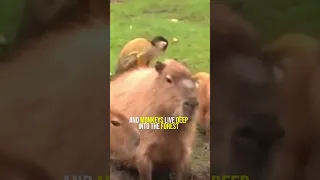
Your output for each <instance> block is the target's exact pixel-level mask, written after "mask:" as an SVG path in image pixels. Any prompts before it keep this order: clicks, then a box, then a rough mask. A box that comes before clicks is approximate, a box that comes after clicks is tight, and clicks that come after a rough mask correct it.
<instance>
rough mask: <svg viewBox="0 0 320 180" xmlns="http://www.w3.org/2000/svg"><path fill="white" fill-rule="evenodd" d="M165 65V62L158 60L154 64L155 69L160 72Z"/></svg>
mask: <svg viewBox="0 0 320 180" xmlns="http://www.w3.org/2000/svg"><path fill="white" fill-rule="evenodd" d="M165 67H166V64H164V63H162V62H160V61H157V62H156V65H155V66H154V68H155V70H156V71H157V72H158V73H159V74H160V73H161V72H162V71H163V69H164V68H165Z"/></svg>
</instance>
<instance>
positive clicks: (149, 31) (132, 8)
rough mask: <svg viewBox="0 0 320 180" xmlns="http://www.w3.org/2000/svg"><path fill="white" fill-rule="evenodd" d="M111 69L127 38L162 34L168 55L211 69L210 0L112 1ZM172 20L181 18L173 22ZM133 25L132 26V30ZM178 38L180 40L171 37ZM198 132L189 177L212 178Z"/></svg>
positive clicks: (196, 67) (195, 68) (200, 68)
mask: <svg viewBox="0 0 320 180" xmlns="http://www.w3.org/2000/svg"><path fill="white" fill-rule="evenodd" d="M110 9H111V14H110V16H111V23H110V37H111V41H110V68H111V69H110V72H112V73H113V72H114V70H115V67H116V63H117V59H118V56H119V53H120V51H121V49H122V47H123V46H124V44H125V43H127V42H128V41H130V40H132V39H134V38H137V37H144V38H147V39H152V38H153V37H154V36H158V35H162V36H164V37H166V38H167V39H168V40H169V46H168V49H167V51H166V53H165V55H163V56H161V57H159V58H158V59H157V60H164V59H165V58H177V59H182V60H185V61H186V62H187V63H188V66H189V67H190V70H191V71H192V72H198V71H205V72H210V65H209V62H210V61H209V58H210V1H208V0H184V1H180V0H161V1H146V0H128V1H126V0H124V2H121V3H111V8H110ZM171 19H178V20H179V21H178V22H172V21H171ZM130 26H132V29H130ZM173 38H177V39H178V41H177V42H173V41H172V39H173ZM204 144H205V140H204V138H203V135H200V134H198V135H197V139H196V142H195V146H194V149H193V153H192V159H191V167H190V170H189V172H188V179H193V180H203V179H209V178H210V170H209V166H210V152H209V150H207V149H203V147H204Z"/></svg>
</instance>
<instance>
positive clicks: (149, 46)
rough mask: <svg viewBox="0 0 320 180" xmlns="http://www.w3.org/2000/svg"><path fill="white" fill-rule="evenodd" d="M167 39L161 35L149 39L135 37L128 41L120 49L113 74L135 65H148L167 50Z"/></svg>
mask: <svg viewBox="0 0 320 180" xmlns="http://www.w3.org/2000/svg"><path fill="white" fill-rule="evenodd" d="M167 47H168V40H167V39H166V38H164V37H163V36H157V37H154V38H153V39H152V40H151V41H149V40H147V39H144V38H137V39H133V40H131V41H129V42H128V43H127V44H126V45H125V46H124V47H123V48H122V50H121V52H120V57H119V59H118V66H117V69H116V72H115V74H119V73H122V72H124V71H127V70H129V69H132V68H136V67H148V66H149V65H150V63H151V61H152V60H153V59H155V58H157V57H158V56H160V55H161V54H162V53H164V52H165V51H166V50H167Z"/></svg>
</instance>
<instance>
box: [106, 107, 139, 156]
mask: <svg viewBox="0 0 320 180" xmlns="http://www.w3.org/2000/svg"><path fill="white" fill-rule="evenodd" d="M139 143H140V133H139V131H138V130H137V129H136V128H135V127H134V126H132V125H131V124H130V123H129V118H127V117H126V116H124V115H123V114H122V113H120V112H118V111H117V110H114V109H110V158H111V159H113V160H120V159H123V158H130V157H132V156H133V155H134V153H135V150H136V148H137V147H138V145H139Z"/></svg>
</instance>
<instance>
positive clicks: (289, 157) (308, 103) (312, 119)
mask: <svg viewBox="0 0 320 180" xmlns="http://www.w3.org/2000/svg"><path fill="white" fill-rule="evenodd" d="M291 37H292V36H291ZM300 37H301V36H300ZM303 38H306V41H305V42H303V41H302V42H301V44H299V42H298V41H296V42H295V41H292V42H291V45H292V46H290V47H288V48H286V49H285V48H284V50H285V53H286V54H285V55H288V56H289V57H290V58H292V59H291V62H290V65H288V66H286V67H285V71H284V72H285V73H284V74H283V77H282V79H281V83H279V85H278V88H279V89H278V90H279V92H278V93H279V94H278V100H279V102H278V103H279V104H278V109H279V113H280V119H281V122H282V124H283V126H284V128H285V132H286V136H285V137H284V139H283V144H281V146H280V148H279V150H278V152H277V156H276V157H275V159H274V160H275V161H274V167H273V169H274V174H272V176H271V177H270V179H275V180H280V179H281V180H289V179H294V180H295V179H296V180H298V179H299V180H307V179H316V178H317V177H318V172H319V165H320V164H319V162H320V161H319V160H320V159H319V158H320V157H319V150H320V149H319V145H320V144H319V143H318V142H319V135H320V134H319V129H320V116H319V102H320V95H319V88H320V84H319V83H320V74H319V73H318V72H319V69H320V67H319V58H320V56H319V55H320V51H319V46H318V42H317V41H316V40H313V39H310V38H309V37H306V36H304V37H303ZM306 42H307V43H306ZM308 43H309V44H308ZM290 48H292V49H290Z"/></svg>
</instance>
